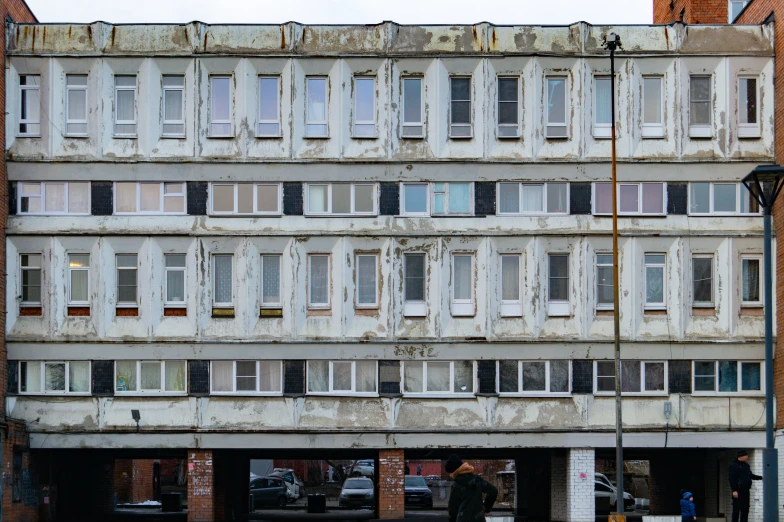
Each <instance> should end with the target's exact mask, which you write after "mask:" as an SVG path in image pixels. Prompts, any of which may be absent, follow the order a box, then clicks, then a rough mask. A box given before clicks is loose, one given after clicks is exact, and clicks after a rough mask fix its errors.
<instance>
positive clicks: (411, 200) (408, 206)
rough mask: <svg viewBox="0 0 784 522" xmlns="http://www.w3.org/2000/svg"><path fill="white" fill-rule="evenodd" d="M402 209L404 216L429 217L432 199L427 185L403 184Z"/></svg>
mask: <svg viewBox="0 0 784 522" xmlns="http://www.w3.org/2000/svg"><path fill="white" fill-rule="evenodd" d="M400 192H401V198H402V201H401V205H400V206H401V207H402V208H403V212H402V214H403V215H404V216H429V215H430V205H429V203H430V198H429V197H428V184H427V183H403V188H402V190H401V191H400Z"/></svg>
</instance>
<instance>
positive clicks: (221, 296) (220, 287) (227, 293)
mask: <svg viewBox="0 0 784 522" xmlns="http://www.w3.org/2000/svg"><path fill="white" fill-rule="evenodd" d="M232 261H233V259H232V256H215V302H216V303H231V302H232V300H231V284H232V281H231V271H232V266H231V265H232Z"/></svg>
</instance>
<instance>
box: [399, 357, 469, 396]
mask: <svg viewBox="0 0 784 522" xmlns="http://www.w3.org/2000/svg"><path fill="white" fill-rule="evenodd" d="M419 362H421V363H422V388H423V390H422V391H421V392H409V391H406V386H405V384H406V383H405V379H406V364H407V363H419ZM430 362H435V363H444V362H448V363H449V391H446V392H445V391H432V392H431V391H427V390H425V388H427V365H428V363H430ZM455 362H457V361H441V360H433V361H421V360H416V361H403V362H402V363H401V364H400V383H401V385H402V386H401V389H402V391H403V396H404V397H431V398H454V397H474V396H476V394H477V375H476V371H477V365H476V361H469V362H471V365H472V368H473V375H472V379H473V380H472V383H473V391H471V392H455V391H454V389H455ZM460 362H462V361H460Z"/></svg>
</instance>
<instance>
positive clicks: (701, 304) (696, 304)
mask: <svg viewBox="0 0 784 522" xmlns="http://www.w3.org/2000/svg"><path fill="white" fill-rule="evenodd" d="M695 259H710V260H711V300H710V301H695V298H694V284H695V283H696V281H695V280H694V260H695ZM691 306H692V307H693V308H716V256H715V255H713V254H692V255H691Z"/></svg>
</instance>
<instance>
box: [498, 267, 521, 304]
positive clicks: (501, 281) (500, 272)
mask: <svg viewBox="0 0 784 522" xmlns="http://www.w3.org/2000/svg"><path fill="white" fill-rule="evenodd" d="M506 257H516V258H517V288H518V295H517V299H512V300H506V299H504V289H503V284H504V258H506ZM498 282H499V286H500V288H499V289H498V295H499V297H500V314H501V317H522V315H523V255H522V254H521V253H520V252H502V253H500V254H498Z"/></svg>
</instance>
